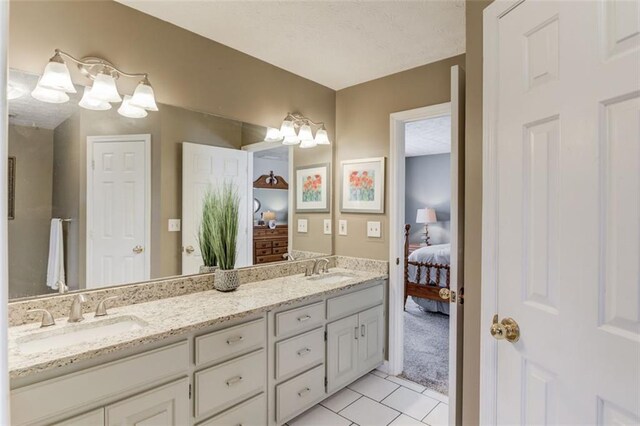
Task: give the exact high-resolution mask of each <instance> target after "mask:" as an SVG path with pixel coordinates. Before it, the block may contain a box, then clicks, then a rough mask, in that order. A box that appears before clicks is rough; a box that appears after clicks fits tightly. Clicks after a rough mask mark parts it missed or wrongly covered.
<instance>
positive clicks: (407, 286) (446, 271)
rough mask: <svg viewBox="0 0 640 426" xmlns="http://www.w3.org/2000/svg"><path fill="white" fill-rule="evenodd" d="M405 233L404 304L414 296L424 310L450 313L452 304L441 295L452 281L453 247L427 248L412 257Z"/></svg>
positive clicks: (407, 233)
mask: <svg viewBox="0 0 640 426" xmlns="http://www.w3.org/2000/svg"><path fill="white" fill-rule="evenodd" d="M410 229H411V225H405V233H404V304H405V305H406V303H407V298H408V297H409V296H411V297H412V298H413V300H414V301H415V302H416V303H417V304H418V305H419V306H420V307H421V308H422V309H424V310H425V311H428V312H440V313H443V314H447V315H448V314H449V302H448V301H444V300H443V298H442V297H441V296H440V291H441V290H442V289H443V288H446V289H449V285H450V282H451V266H450V265H451V245H450V244H438V245H432V246H424V247H421V248H419V249H418V250H415V251H414V252H412V253H411V254H409V231H410Z"/></svg>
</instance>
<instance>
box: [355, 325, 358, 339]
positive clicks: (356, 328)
mask: <svg viewBox="0 0 640 426" xmlns="http://www.w3.org/2000/svg"><path fill="white" fill-rule="evenodd" d="M355 330H356V340H358V327H357V326H356V327H355Z"/></svg>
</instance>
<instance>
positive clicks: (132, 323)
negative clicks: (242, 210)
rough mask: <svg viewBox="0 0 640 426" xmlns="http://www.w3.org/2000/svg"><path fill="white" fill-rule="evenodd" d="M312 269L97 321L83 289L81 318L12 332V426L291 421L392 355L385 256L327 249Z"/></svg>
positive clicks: (262, 272)
mask: <svg viewBox="0 0 640 426" xmlns="http://www.w3.org/2000/svg"><path fill="white" fill-rule="evenodd" d="M313 263H314V262H313V261H298V262H287V264H286V265H287V266H286V267H285V266H284V265H273V266H261V267H254V268H247V270H246V271H245V272H246V273H247V274H248V276H250V278H247V280H251V279H253V280H254V281H252V282H246V283H244V284H242V285H241V286H240V287H239V288H238V289H237V290H236V291H234V292H231V293H221V292H218V291H215V290H205V291H196V292H192V293H187V294H182V295H179V296H173V297H162V298H157V299H155V300H149V301H146V302H143V303H136V304H130V305H127V304H126V303H125V304H123V303H122V301H121V300H120V301H119V300H115V302H116V307H114V308H110V307H108V306H105V305H104V304H103V306H102V307H101V309H100V313H104V311H105V307H106V311H107V312H108V313H107V315H100V316H95V314H94V311H95V309H96V307H97V303H95V300H98V297H93V298H92V297H91V295H90V294H88V295H87V296H88V297H87V300H88V302H85V303H84V304H83V305H82V306H81V307H82V308H84V309H81V310H80V313H81V315H82V314H83V312H84V314H83V315H84V320H83V321H79V322H68V320H67V319H65V318H57V319H56V324H55V325H53V326H49V327H43V328H40V322H39V321H38V322H34V323H30V324H26V325H19V326H14V327H11V328H10V330H9V362H10V370H11V372H10V374H11V380H12V381H11V387H12V390H11V407H12V413H11V418H12V424H13V425H23V424H25V425H26V424H29V425H31V424H33V425H41V424H42V425H49V424H55V425H83V426H84V425H116V424H118V425H120V424H139V425H142V424H154V425H158V424H162V425H244V426H247V425H281V424H284V423H285V422H287V421H289V420H291V419H292V418H294V417H295V416H297V415H299V414H301V413H302V412H304V411H305V410H307V409H309V408H310V407H312V406H313V405H315V404H316V403H318V402H320V401H321V400H323V399H325V398H326V397H327V396H329V395H330V394H332V393H334V392H336V391H338V390H340V389H342V388H343V387H345V386H346V385H348V384H349V383H351V382H352V381H354V380H355V379H357V378H358V377H360V376H362V375H364V374H366V373H367V372H368V371H370V370H372V369H374V368H376V367H377V366H379V365H380V364H381V363H382V362H383V361H384V358H385V345H386V338H385V335H386V323H387V321H386V314H385V312H386V293H387V289H386V288H387V287H386V283H387V268H388V266H387V263H386V262H375V261H363V260H360V259H350V258H341V257H331V258H330V261H329V264H330V268H328V272H324V273H322V272H320V273H318V274H313V275H311V276H305V274H304V273H300V271H302V270H304V269H308V268H309V266H310V265H311V264H313ZM292 264H296V265H297V264H299V265H298V266H297V267H296V266H295V265H293V266H292ZM278 268H280V269H282V268H285V269H286V271H284V272H282V271H278ZM318 269H319V270H320V271H321V269H322V268H318ZM278 275H282V276H278ZM272 276H275V277H274V278H271V277H272ZM209 279H210V280H212V279H213V277H212V276H210V277H209ZM122 289H126V286H125V287H122ZM115 291H116V290H115V289H112V290H110V293H109V297H113V293H114V292H115ZM95 296H98V295H95ZM100 296H101V297H100V299H101V300H102V299H103V297H102V296H103V295H100ZM77 297H78V296H77V295H75V296H71V295H69V296H68V297H67V298H66V299H64V300H65V303H66V307H67V309H68V308H69V306H70V305H69V300H71V301H72V303H79V302H78V300H77ZM116 297H119V296H116ZM122 297H124V296H122ZM118 302H120V303H118ZM48 303H51V301H49V302H48Z"/></svg>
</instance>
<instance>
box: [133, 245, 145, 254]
mask: <svg viewBox="0 0 640 426" xmlns="http://www.w3.org/2000/svg"><path fill="white" fill-rule="evenodd" d="M143 251H144V247H142V246H135V247H134V248H133V252H134V253H135V254H140V253H142V252H143Z"/></svg>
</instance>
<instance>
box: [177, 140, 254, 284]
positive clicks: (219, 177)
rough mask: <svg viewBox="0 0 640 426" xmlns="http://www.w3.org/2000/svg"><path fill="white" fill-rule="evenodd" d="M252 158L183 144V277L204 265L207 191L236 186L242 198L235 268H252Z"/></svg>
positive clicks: (216, 148)
mask: <svg viewBox="0 0 640 426" xmlns="http://www.w3.org/2000/svg"><path fill="white" fill-rule="evenodd" d="M252 159H253V154H252V153H250V152H247V151H241V150H237V149H229V148H219V147H214V146H209V145H200V144H195V143H188V142H184V143H183V144H182V222H183V223H182V274H183V275H188V274H197V273H198V272H199V270H200V266H201V265H202V264H203V262H202V255H201V254H200V248H199V247H198V229H199V228H200V222H201V217H202V199H203V196H204V194H205V192H206V191H207V189H208V188H211V189H215V188H217V187H219V186H220V185H222V184H223V183H225V182H228V183H231V184H234V185H235V187H236V189H237V190H238V195H239V196H240V213H239V215H238V223H239V226H238V245H237V248H238V250H237V258H236V268H239V267H242V266H248V265H251V264H252V256H251V248H252V246H253V229H252V228H251V226H252V224H253V215H252V213H253V200H251V203H249V197H250V196H251V195H252V194H253V188H252V183H253V182H252V181H251V179H249V173H250V172H251V171H252V170H251V169H252V164H250V163H252Z"/></svg>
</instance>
